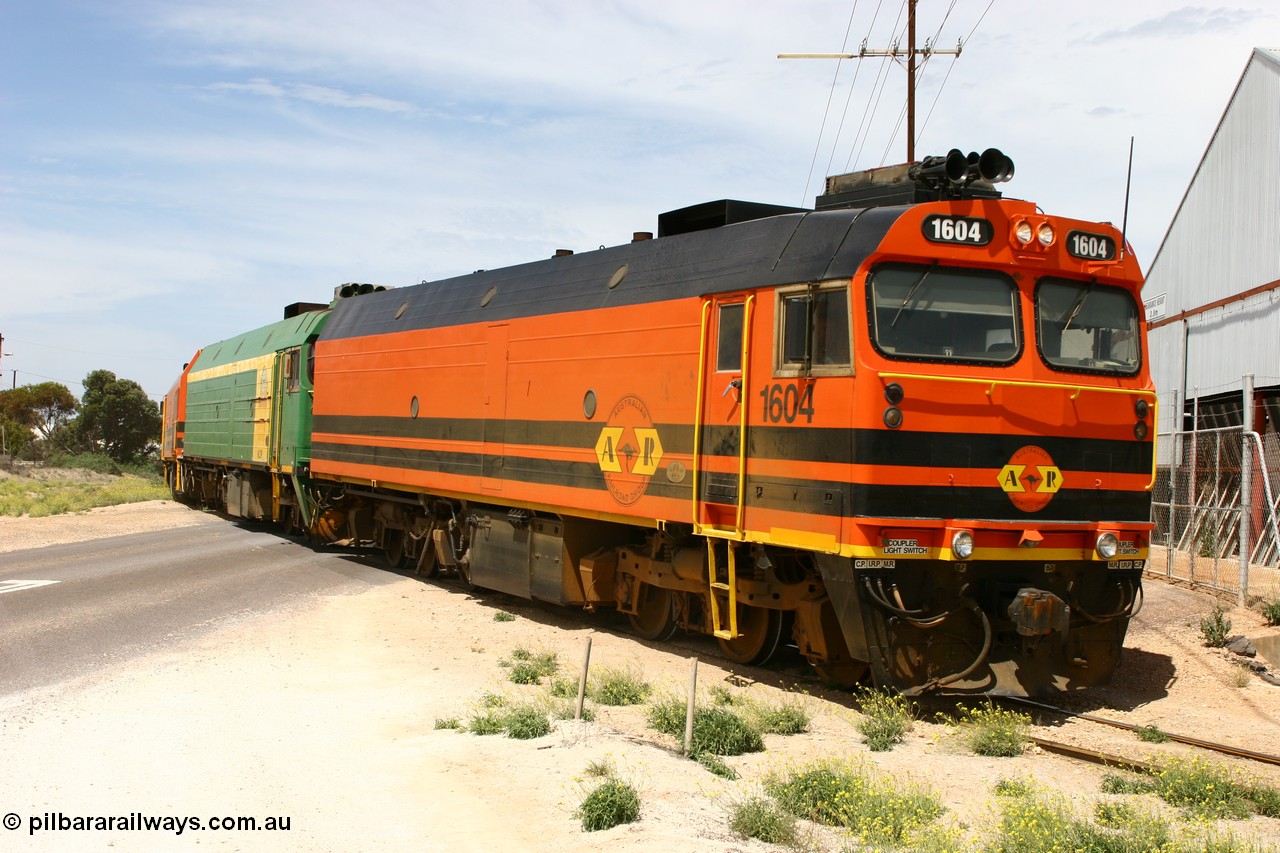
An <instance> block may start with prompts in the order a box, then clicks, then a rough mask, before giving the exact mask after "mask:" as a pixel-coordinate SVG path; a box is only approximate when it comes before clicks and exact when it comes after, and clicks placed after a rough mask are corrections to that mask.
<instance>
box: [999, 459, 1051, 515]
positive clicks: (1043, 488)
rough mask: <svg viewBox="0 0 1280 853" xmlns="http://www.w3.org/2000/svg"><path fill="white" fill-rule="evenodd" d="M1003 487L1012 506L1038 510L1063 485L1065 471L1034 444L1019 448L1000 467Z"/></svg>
mask: <svg viewBox="0 0 1280 853" xmlns="http://www.w3.org/2000/svg"><path fill="white" fill-rule="evenodd" d="M999 480H1000V488H1002V489H1004V492H1005V494H1007V495H1008V496H1009V500H1011V501H1013V505H1014V506H1016V507H1017V508H1018V509H1020V510H1022V511H1023V512H1036V511H1037V510H1041V509H1044V508H1045V507H1046V506H1048V504H1049V501H1051V500H1053V496H1054V495H1056V494H1057V493H1058V489H1060V488H1062V472H1061V471H1060V470H1058V466H1056V465H1054V464H1053V458H1052V457H1051V456H1049V454H1048V453H1047V452H1046V451H1045V450H1043V449H1042V448H1039V447H1036V446H1035V445H1034V444H1028V445H1027V446H1025V447H1020V448H1018V449H1017V450H1015V451H1014V452H1013V455H1012V456H1010V457H1009V464H1008V465H1005V466H1004V467H1003V468H1001V469H1000V476H999Z"/></svg>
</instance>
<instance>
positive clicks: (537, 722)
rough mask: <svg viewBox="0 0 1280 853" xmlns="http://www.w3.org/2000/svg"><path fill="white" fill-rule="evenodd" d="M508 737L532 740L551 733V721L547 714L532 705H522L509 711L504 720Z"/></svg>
mask: <svg viewBox="0 0 1280 853" xmlns="http://www.w3.org/2000/svg"><path fill="white" fill-rule="evenodd" d="M503 726H504V728H505V729H506V730H507V737H512V738H517V739H519V740H532V739H533V738H539V737H542V736H543V735H546V734H550V732H551V721H550V720H548V719H547V715H546V714H545V713H544V712H542V711H540V710H538V709H537V708H534V707H532V706H530V705H521V706H519V707H516V708H512V709H511V710H510V711H508V712H507V714H506V718H505V719H504V720H503Z"/></svg>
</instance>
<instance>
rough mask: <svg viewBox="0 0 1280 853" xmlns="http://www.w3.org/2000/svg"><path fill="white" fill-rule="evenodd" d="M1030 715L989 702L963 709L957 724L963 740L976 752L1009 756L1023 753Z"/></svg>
mask: <svg viewBox="0 0 1280 853" xmlns="http://www.w3.org/2000/svg"><path fill="white" fill-rule="evenodd" d="M1030 725H1031V718H1030V717H1028V716H1027V715H1026V714H1020V713H1018V712H1017V711H1006V710H1004V709H1002V708H997V707H995V706H994V705H991V704H989V703H988V705H987V706H986V707H985V708H977V709H972V708H964V709H961V711H960V722H959V727H960V730H961V732H962V734H963V737H964V740H965V742H966V743H967V744H968V745H969V748H970V749H972V750H973V751H974V752H975V753H977V754H978V755H988V756H998V757H1005V758H1009V757H1012V756H1015V755H1021V754H1022V748H1023V747H1024V746H1025V745H1026V744H1027V729H1028V727H1029V726H1030Z"/></svg>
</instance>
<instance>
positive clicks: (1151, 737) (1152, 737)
mask: <svg viewBox="0 0 1280 853" xmlns="http://www.w3.org/2000/svg"><path fill="white" fill-rule="evenodd" d="M1134 732H1135V733H1136V734H1137V735H1138V740H1140V741H1142V742H1143V743H1168V742H1169V736H1168V735H1167V734H1165V733H1164V732H1162V731H1160V729H1158V728H1156V727H1155V726H1138V727H1137V728H1136V729H1134Z"/></svg>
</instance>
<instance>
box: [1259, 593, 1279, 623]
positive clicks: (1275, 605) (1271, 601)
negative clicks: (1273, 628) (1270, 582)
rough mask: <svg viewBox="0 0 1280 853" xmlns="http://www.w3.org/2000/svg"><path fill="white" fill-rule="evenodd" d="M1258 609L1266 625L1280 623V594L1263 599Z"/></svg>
mask: <svg viewBox="0 0 1280 853" xmlns="http://www.w3.org/2000/svg"><path fill="white" fill-rule="evenodd" d="M1258 609H1259V610H1261V611H1262V618H1263V619H1266V620H1267V624H1268V625H1280V596H1277V597H1275V598H1268V599H1264V600H1263V602H1262V604H1261V605H1260V606H1259V608H1258Z"/></svg>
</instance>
